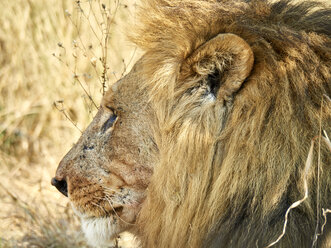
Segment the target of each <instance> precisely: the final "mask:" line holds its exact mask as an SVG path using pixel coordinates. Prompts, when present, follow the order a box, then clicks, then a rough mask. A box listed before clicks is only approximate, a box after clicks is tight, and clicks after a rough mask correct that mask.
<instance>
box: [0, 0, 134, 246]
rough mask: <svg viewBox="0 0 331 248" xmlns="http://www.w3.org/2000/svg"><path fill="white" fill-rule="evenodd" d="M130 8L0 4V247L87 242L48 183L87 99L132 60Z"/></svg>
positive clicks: (86, 115)
mask: <svg viewBox="0 0 331 248" xmlns="http://www.w3.org/2000/svg"><path fill="white" fill-rule="evenodd" d="M134 8H135V1H132V0H131V1H129V0H127V1H125V0H121V1H119V0H115V1H114V0H107V1H101V0H89V1H87V0H84V1H72V0H48V1H43V0H16V1H11V0H1V1H0V247H87V245H86V244H85V242H84V238H83V235H82V233H81V231H80V227H79V224H78V220H77V218H76V217H75V216H74V215H73V213H72V211H71V208H70V206H69V204H68V200H67V199H66V198H65V197H63V196H61V194H60V193H58V192H57V190H56V189H55V188H54V187H52V186H51V185H50V180H51V178H52V177H53V176H54V174H55V170H56V167H57V164H58V162H59V161H60V159H61V158H62V157H63V156H64V155H65V153H66V152H67V151H68V150H69V149H70V147H71V146H72V145H73V142H75V141H76V140H77V139H78V137H79V136H80V134H81V132H80V130H84V128H85V127H86V126H87V125H88V123H89V122H90V121H91V120H92V117H93V115H94V114H95V113H96V108H95V106H94V104H93V102H92V101H91V100H90V99H89V97H91V98H93V100H94V101H95V104H96V105H98V104H99V102H100V99H101V97H102V93H103V88H107V87H108V86H109V85H110V84H111V83H113V82H114V81H116V80H117V79H119V78H120V77H121V76H122V75H123V74H124V73H125V72H126V71H127V70H129V68H130V66H132V65H133V64H134V60H135V59H136V58H137V57H138V55H137V52H136V48H135V47H134V45H132V44H130V43H129V42H126V39H125V34H124V33H125V24H126V23H128V21H129V19H131V20H132V18H134V16H133V15H134ZM106 44H107V45H106ZM103 84H104V86H103ZM86 92H87V94H86ZM69 119H70V120H69ZM76 126H77V127H76Z"/></svg>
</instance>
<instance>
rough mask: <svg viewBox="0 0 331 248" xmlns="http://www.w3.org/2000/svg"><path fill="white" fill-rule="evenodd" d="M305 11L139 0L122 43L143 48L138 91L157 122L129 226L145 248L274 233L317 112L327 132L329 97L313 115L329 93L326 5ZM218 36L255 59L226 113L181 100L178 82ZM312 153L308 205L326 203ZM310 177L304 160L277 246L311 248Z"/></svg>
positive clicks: (186, 85) (248, 240)
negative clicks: (154, 159) (240, 44)
mask: <svg viewBox="0 0 331 248" xmlns="http://www.w3.org/2000/svg"><path fill="white" fill-rule="evenodd" d="M316 6H319V5H316V4H315V3H313V2H305V3H301V4H293V3H290V2H286V1H282V2H280V3H276V4H273V5H271V4H269V3H267V2H266V1H251V2H249V3H244V2H239V1H199V0H198V1H197V0H194V1H191V0H187V1H186V0H181V1H166V0H165V1H156V0H155V1H153V0H150V1H145V2H144V4H143V8H142V10H141V11H140V18H141V19H140V22H139V24H138V25H140V26H139V29H138V33H137V34H136V35H135V36H134V38H133V40H134V41H135V42H136V43H137V44H138V45H139V46H140V47H142V48H143V49H144V50H145V51H146V53H147V54H151V56H148V60H145V61H144V63H145V67H144V68H145V73H146V75H147V76H146V77H147V78H149V79H150V80H148V81H147V85H146V87H147V88H148V89H149V90H150V96H151V99H152V100H151V102H152V104H153V106H154V109H155V111H156V115H157V117H158V120H159V122H160V123H158V127H160V129H159V130H158V131H159V132H158V133H157V136H158V142H157V144H158V147H159V149H160V164H159V165H157V167H156V168H155V170H154V174H153V177H152V180H151V183H150V185H149V187H148V188H149V190H148V195H147V199H146V201H145V202H144V205H143V207H142V210H141V212H140V216H139V219H138V221H137V224H138V226H139V228H140V233H139V234H140V235H141V236H142V240H143V241H144V245H145V247H210V246H215V247H255V246H256V245H257V246H258V247H262V246H266V245H267V244H268V243H269V242H271V241H273V240H275V239H276V238H277V237H278V235H279V234H280V233H281V230H282V225H283V217H284V214H285V211H286V209H287V208H288V207H289V206H290V204H291V203H293V202H295V201H296V200H298V199H301V198H302V196H303V182H302V178H303V177H302V176H303V170H304V165H305V160H306V157H307V154H308V149H309V145H310V141H311V139H312V138H313V137H314V136H316V135H318V134H319V123H320V119H321V118H322V125H323V128H324V129H326V130H328V132H329V133H330V121H331V119H330V113H331V112H330V104H329V105H327V104H325V105H324V108H323V109H322V112H321V113H322V117H321V116H320V108H321V101H322V98H323V94H325V95H328V96H330V94H331V81H330V80H331V79H330V68H331V53H330V52H331V51H330V48H331V38H330V35H331V26H330V25H331V24H330V23H331V10H330V9H325V7H323V8H324V9H323V10H320V11H319V10H317V11H316V12H314V11H313V8H315V7H316ZM318 8H320V7H317V9H318ZM315 10H316V8H315ZM220 33H232V34H236V35H238V36H239V37H241V38H242V39H244V40H245V41H246V42H247V43H248V44H249V45H250V46H251V49H252V50H253V53H254V58H255V63H254V68H253V71H252V73H251V75H250V76H249V78H248V79H247V81H246V82H245V83H244V85H243V87H242V89H241V90H240V91H239V93H238V94H237V95H236V96H235V100H234V102H233V106H232V107H231V110H230V112H231V113H230V114H228V115H227V114H225V113H223V112H222V111H223V110H222V106H219V105H218V103H217V102H216V103H212V104H209V105H203V106H202V107H199V106H198V107H197V106H192V103H193V102H196V101H197V99H196V98H194V96H191V97H187V98H186V99H183V97H182V92H186V91H187V90H189V89H190V87H192V84H191V83H190V82H187V81H185V82H179V81H178V78H180V70H181V65H182V63H183V62H184V61H185V60H186V59H187V58H188V57H189V56H190V55H191V54H192V53H194V51H195V50H196V49H197V48H198V47H199V46H201V45H202V44H204V43H205V42H206V41H208V40H210V39H212V38H213V37H215V36H216V35H218V34H220ZM193 84H194V82H193ZM178 92H179V93H178ZM223 118H225V119H226V118H228V120H227V122H226V125H225V127H224V129H223V127H222V126H221V124H220V122H222V119H223ZM322 150H323V151H322V152H321V156H322V164H321V168H322V171H323V172H322V174H323V175H322V176H321V179H320V182H319V183H320V187H321V188H320V190H321V194H320V197H321V200H320V201H321V202H320V206H324V207H330V203H331V202H330V201H331V194H330V189H331V180H330V172H331V170H330V161H331V160H330V153H328V152H327V151H326V150H325V147H324V149H322ZM315 173H316V164H315V167H314V169H313V171H311V177H310V181H309V188H310V197H309V200H307V201H306V202H305V203H304V204H303V205H302V206H300V207H298V208H297V209H295V210H293V211H292V213H291V214H290V221H289V224H288V229H287V230H288V231H287V234H286V235H285V237H284V238H283V239H282V240H281V242H280V243H279V246H280V247H292V246H294V247H309V246H310V245H311V241H312V239H313V234H314V226H315V222H316V187H317V186H316V174H315ZM327 235H329V233H328V234H327Z"/></svg>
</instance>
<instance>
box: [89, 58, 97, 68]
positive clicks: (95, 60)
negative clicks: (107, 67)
mask: <svg viewBox="0 0 331 248" xmlns="http://www.w3.org/2000/svg"><path fill="white" fill-rule="evenodd" d="M97 60H98V59H97V58H96V57H93V58H91V60H90V61H91V64H92V65H93V66H96V64H97Z"/></svg>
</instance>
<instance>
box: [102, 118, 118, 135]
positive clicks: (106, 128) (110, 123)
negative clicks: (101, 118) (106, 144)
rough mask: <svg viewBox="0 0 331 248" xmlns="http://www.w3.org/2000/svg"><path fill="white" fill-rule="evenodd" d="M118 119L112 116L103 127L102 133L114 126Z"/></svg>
mask: <svg viewBox="0 0 331 248" xmlns="http://www.w3.org/2000/svg"><path fill="white" fill-rule="evenodd" d="M116 119H117V115H115V114H112V115H111V116H110V117H109V118H108V119H107V120H106V122H105V123H104V124H103V125H102V127H101V132H103V133H104V132H106V131H107V130H108V129H109V128H111V127H113V126H114V123H115V121H116Z"/></svg>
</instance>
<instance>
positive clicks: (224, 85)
mask: <svg viewBox="0 0 331 248" xmlns="http://www.w3.org/2000/svg"><path fill="white" fill-rule="evenodd" d="M253 63H254V55H253V51H252V49H251V47H250V46H249V45H248V44H247V42H246V41H244V40H243V39H242V38H240V37H239V36H237V35H235V34H230V33H226V34H219V35H217V36H216V37H214V38H212V39H211V40H209V41H207V42H205V43H204V44H202V45H201V46H200V47H198V48H197V49H196V50H195V51H194V52H193V53H192V54H191V55H190V56H189V57H188V58H187V59H186V60H185V61H184V63H183V64H182V68H181V74H182V76H183V77H184V78H187V77H192V76H194V77H195V76H198V77H201V78H202V79H203V80H204V81H205V82H207V83H208V84H209V87H210V90H211V91H212V92H213V93H214V95H215V96H216V98H217V99H220V100H225V101H227V100H230V99H232V97H233V95H234V94H235V93H236V92H237V91H238V90H239V88H240V87H241V85H242V83H243V82H244V81H245V79H246V78H247V77H248V76H249V74H250V72H251V70H252V67H253Z"/></svg>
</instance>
